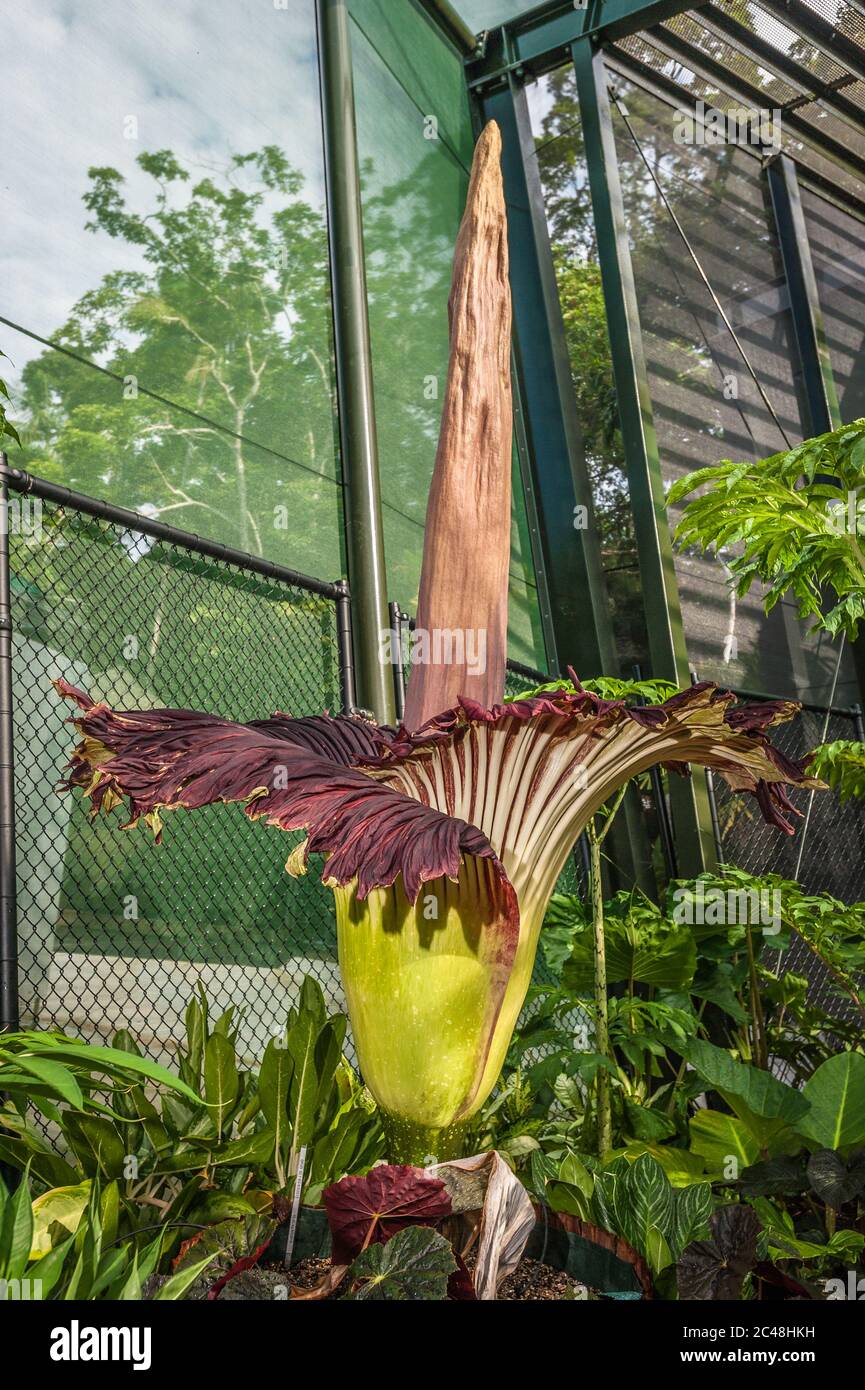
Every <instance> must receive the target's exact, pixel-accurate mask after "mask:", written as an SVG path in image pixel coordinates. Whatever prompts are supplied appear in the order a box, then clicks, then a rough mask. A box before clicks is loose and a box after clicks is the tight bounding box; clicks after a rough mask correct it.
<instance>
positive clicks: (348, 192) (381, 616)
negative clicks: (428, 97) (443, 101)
mask: <svg viewBox="0 0 865 1390" xmlns="http://www.w3.org/2000/svg"><path fill="white" fill-rule="evenodd" d="M316 19H317V24H318V63H319V72H320V80H321V112H322V129H323V136H324V171H325V190H326V197H327V225H328V239H329V243H330V281H331V296H332V300H333V332H334V349H335V356H336V385H337V397H338V401H339V434H340V447H341V452H342V477H343V495H344V507H345V534H346V550H347V555H348V576H349V581H350V584H351V596H352V610H353V619H354V622H353V644H354V657H355V667H356V674H357V692H358V700H359V703H360V704H361V705H362V706H363V707H364V708H365V709H369V710H371V711H372V712H373V714H374V715H375V716H376V718H377V719H378V720H379V721H380V722H381V723H385V724H389V723H392V721H393V716H394V704H393V682H392V680H391V674H390V672H389V670H388V669H387V663H385V662H382V660H381V636H382V633H383V632H385V631H386V629H387V581H386V576H385V560H384V531H383V527H382V519H381V488H380V484H379V473H378V440H377V436H376V427H375V402H374V397H373V378H372V354H371V350H370V336H369V313H368V307H367V293H366V263H365V260H364V249H363V215H362V209H361V196H360V170H359V165H358V154H357V130H356V126H355V111H354V83H353V79H352V62H351V38H350V34H349V20H348V11H347V8H346V0H316Z"/></svg>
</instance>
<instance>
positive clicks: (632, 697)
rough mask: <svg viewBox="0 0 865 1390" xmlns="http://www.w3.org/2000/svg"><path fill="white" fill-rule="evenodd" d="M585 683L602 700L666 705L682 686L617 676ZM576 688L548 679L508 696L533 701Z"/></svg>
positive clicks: (506, 697) (569, 682) (564, 682)
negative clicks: (529, 688)
mask: <svg viewBox="0 0 865 1390" xmlns="http://www.w3.org/2000/svg"><path fill="white" fill-rule="evenodd" d="M582 686H583V689H584V690H590V691H591V692H592V694H593V695H598V696H599V697H600V698H601V699H602V700H624V701H625V703H626V704H629V705H657V704H662V703H663V702H664V700H669V698H670V696H671V695H675V694H676V692H677V690H678V688H679V687H678V686H677V685H673V684H672V683H671V682H670V681H664V680H645V681H634V680H630V681H629V680H620V679H618V677H614V676H598V677H597V679H596V680H587V681H583V682H582ZM574 689H575V687H574V683H573V681H570V680H556V681H547V682H546V684H545V685H536V686H533V687H532V689H531V690H522V691H520V693H519V695H506V696H505V702H506V703H513V701H514V700H530V699H532V697H533V696H535V695H544V694H547V693H548V692H550V691H556V690H567V691H573V690H574Z"/></svg>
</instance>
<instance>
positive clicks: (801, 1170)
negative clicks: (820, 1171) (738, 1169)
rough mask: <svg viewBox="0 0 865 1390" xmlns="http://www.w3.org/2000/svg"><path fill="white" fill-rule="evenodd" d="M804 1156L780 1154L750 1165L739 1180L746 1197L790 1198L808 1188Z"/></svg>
mask: <svg viewBox="0 0 865 1390" xmlns="http://www.w3.org/2000/svg"><path fill="white" fill-rule="evenodd" d="M805 1163H806V1160H805V1155H804V1154H797V1155H793V1154H780V1155H779V1156H778V1157H777V1158H766V1159H763V1160H762V1161H761V1162H759V1163H752V1164H751V1165H750V1166H749V1167H748V1168H746V1169H745V1171H744V1172H743V1173H742V1174H741V1176H740V1178H739V1187H740V1190H741V1191H742V1192H743V1193H744V1194H745V1195H746V1196H747V1197H776V1196H778V1197H780V1196H792V1195H794V1194H796V1193H798V1192H804V1191H805V1188H806V1187H807V1186H808V1176H807V1174H806V1171H805Z"/></svg>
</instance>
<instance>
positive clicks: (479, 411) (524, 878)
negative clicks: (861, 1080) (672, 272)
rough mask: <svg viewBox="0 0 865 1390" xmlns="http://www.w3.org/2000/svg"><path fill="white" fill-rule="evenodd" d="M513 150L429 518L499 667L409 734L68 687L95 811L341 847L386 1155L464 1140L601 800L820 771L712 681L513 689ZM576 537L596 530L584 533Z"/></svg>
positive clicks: (463, 244)
mask: <svg viewBox="0 0 865 1390" xmlns="http://www.w3.org/2000/svg"><path fill="white" fill-rule="evenodd" d="M499 149H500V142H499V136H498V131H497V130H496V128H495V126H494V125H491V126H488V127H487V129H486V130H485V131H484V133H483V135H482V137H481V139H480V140H479V142H478V148H477V151H476V155H475V161H474V166H473V171H472V180H471V185H470V189H469V199H468V205H467V209H466V215H465V217H464V220H463V224H462V227H461V229H460V237H459V240H458V243H457V251H456V256H455V267H454V284H453V292H452V295H451V301H450V315H451V360H450V369H449V374H448V384H447V392H446V399H445V404H444V410H443V420H442V431H441V436H440V442H439V449H438V453H437V456H436V466H435V473H434V476H433V484H432V490H431V496H430V504H429V509H428V513H427V526H426V533H425V543H424V564H423V572H422V578H421V586H420V600H419V605H418V625H419V626H421V627H424V628H426V629H428V630H433V629H435V628H442V629H455V628H459V627H462V628H464V629H469V628H473V629H475V630H483V631H484V632H485V633H486V634H487V652H488V660H487V665H486V669H485V671H483V672H478V671H476V670H474V671H472V672H469V671H468V670H467V669H466V668H464V667H463V668H460V667H459V666H458V665H443V666H437V667H434V666H417V667H416V668H415V670H414V671H413V673H412V677H411V681H410V685H409V692H408V699H407V705H406V720H405V723H404V724H403V725H402V726H401V727H400V728H399V729H393V728H389V727H378V726H376V725H375V724H373V723H371V722H370V721H368V720H366V719H364V718H361V717H351V716H334V717H331V716H328V715H321V716H312V717H307V718H300V719H292V718H289V717H288V716H287V715H284V714H275V715H274V716H273V717H272V718H269V719H254V720H252V721H250V722H249V723H245V724H240V723H232V722H230V721H228V720H225V719H219V718H216V717H215V716H212V715H208V714H202V713H197V712H193V711H188V710H135V711H128V712H123V713H121V712H116V711H113V710H110V709H109V708H108V707H107V706H106V705H105V704H104V703H100V702H94V701H93V700H91V699H90V697H89V696H88V695H86V694H85V693H84V692H83V691H80V690H77V689H75V688H74V687H72V686H70V685H68V684H67V683H65V682H62V681H61V682H58V683H57V688H58V690H59V691H60V693H61V694H62V695H64V696H66V697H67V698H69V699H72V700H74V701H75V702H76V703H77V704H78V706H79V713H78V715H77V716H76V719H75V722H76V725H77V728H78V730H79V732H80V733H81V735H82V739H81V742H80V743H79V744H78V746H77V748H76V749H75V751H74V753H73V756H72V761H71V764H70V767H71V771H70V773H69V777H68V785H69V786H72V787H78V788H80V789H82V790H83V791H84V792H85V793H86V794H87V795H88V796H89V797H90V799H91V802H92V807H93V811H94V814H95V813H96V812H98V811H99V810H104V811H108V810H110V809H111V808H112V807H114V806H116V805H117V804H118V803H119V802H121V801H122V802H126V803H128V806H129V808H130V811H131V815H130V818H129V821H128V825H129V826H133V825H135V824H136V823H137V822H138V821H139V820H144V822H145V823H146V824H147V825H148V826H149V827H150V828H151V829H152V830H153V832H154V833H155V835H156V837H157V839H159V838H160V837H161V834H162V818H163V816H164V815H165V813H167V812H170V811H173V810H177V809H180V808H184V809H194V808H196V807H201V806H206V805H210V804H212V803H214V802H219V801H222V802H236V803H239V804H240V805H241V806H242V808H243V811H244V813H245V814H246V815H247V816H249V817H251V818H253V819H255V818H259V817H263V818H264V819H265V821H266V822H267V823H268V824H269V825H272V826H275V827H277V828H278V829H281V830H285V831H290V830H298V829H303V830H305V831H306V839H305V840H304V842H303V843H302V844H301V845H300V846H298V848H296V849H295V850H294V851H293V852H292V854H291V856H290V858H289V861H288V864H287V866H286V867H287V868H288V870H289V872H291V873H295V874H297V873H302V872H305V869H306V862H307V856H308V854H309V853H310V852H314V853H319V854H323V855H324V856H326V858H325V865H324V870H323V877H324V881H325V882H326V883H327V884H328V885H329V886H330V887H332V888H333V891H334V894H335V898H336V917H337V939H338V952H339V964H340V971H341V975H342V980H343V985H344V988H345V993H346V1000H347V1004H348V1012H349V1016H350V1019H351V1024H352V1030H353V1035H354V1040H355V1044H356V1047H357V1052H358V1059H359V1062H360V1067H361V1071H362V1074H363V1077H364V1080H365V1081H366V1084H367V1085H368V1086H369V1089H370V1090H371V1092H372V1093H373V1095H374V1096H375V1098H376V1100H377V1102H378V1104H379V1106H380V1107H381V1110H382V1115H383V1119H384V1123H385V1126H386V1129H387V1131H388V1134H389V1142H390V1158H391V1160H392V1161H398V1162H409V1163H411V1162H419V1161H422V1160H424V1159H425V1158H427V1157H428V1156H432V1155H435V1156H436V1157H437V1158H438V1159H439V1160H442V1159H446V1158H448V1157H451V1156H453V1155H454V1154H456V1153H458V1152H459V1149H460V1130H461V1126H462V1125H463V1123H464V1122H465V1121H466V1120H468V1119H469V1118H470V1117H471V1116H472V1115H473V1114H474V1113H475V1112H476V1111H477V1110H478V1108H479V1107H480V1106H481V1105H482V1104H483V1103H484V1101H485V1100H486V1099H487V1097H488V1096H489V1094H490V1092H491V1090H492V1088H493V1086H494V1084H495V1081H496V1079H497V1077H498V1075H499V1072H500V1070H501V1066H502V1063H503V1061H504V1057H505V1053H506V1051H507V1047H508V1044H509V1042H510V1039H511V1035H512V1033H513V1029H514V1026H515V1023H516V1021H517V1016H518V1014H519V1012H520V1009H521V1007H522V1004H523V1000H524V998H525V995H526V991H527V989H528V985H529V982H530V979H531V974H532V967H533V964H534V960H535V954H536V949H537V944H538V935H539V932H540V929H541V924H542V921H543V918H544V914H545V911H546V908H547V904H548V901H549V898H550V896H551V894H552V891H553V888H554V886H555V883H556V880H557V878H558V876H559V874H560V873H561V870H562V868H563V867H564V864H565V861H566V859H567V857H568V855H569V854H570V852H571V850H572V848H573V845H574V843H575V841H576V840H577V838H578V836H579V835H580V833H581V832H582V830H583V829H584V827H585V826H586V825H587V823H588V821H589V820H590V818H591V817H592V816H593V815H594V814H595V813H596V812H597V811H598V809H599V808H600V807H601V806H603V805H604V803H606V802H608V801H609V799H610V798H611V797H612V796H613V795H614V793H615V792H616V791H617V790H618V789H619V788H620V787H622V786H623V785H624V784H625V783H626V782H627V781H628V780H629V779H631V778H632V777H635V776H637V775H638V774H640V773H641V772H644V771H645V770H646V769H648V768H650V767H652V766H654V765H656V764H660V765H662V766H664V767H668V768H675V769H678V770H680V771H685V772H686V771H687V768H688V765H689V764H698V765H701V766H705V767H711V768H714V769H715V770H716V771H717V772H718V773H719V774H720V775H721V776H723V777H724V778H726V780H727V781H728V782H729V783H730V785H731V786H732V787H733V788H735V789H736V790H739V791H745V792H749V793H752V794H753V795H755V796H756V798H757V801H758V803H759V805H760V807H761V809H762V811H763V813H764V815H765V816H766V817H767V819H768V820H770V821H772V822H773V823H774V824H775V825H777V826H779V827H780V828H781V829H782V830H785V831H787V832H790V831H791V826H790V823H789V822H788V820H787V819H786V815H785V813H786V812H789V811H790V810H791V809H792V807H791V805H790V802H789V801H788V799H787V796H786V792H785V785H786V784H791V783H792V784H796V783H798V784H800V785H805V786H813V785H819V784H815V783H814V782H813V781H809V780H807V779H806V777H805V775H804V773H803V771H802V768H801V767H800V766H799V765H798V764H794V763H792V762H791V761H789V759H787V758H785V757H784V756H783V755H782V754H781V753H780V752H778V751H777V750H776V749H774V748H773V747H772V746H771V744H770V742H769V740H768V737H767V733H766V730H767V728H768V727H769V726H770V725H771V724H773V723H775V722H777V721H778V720H780V719H785V718H790V717H791V716H792V714H793V713H794V712H795V706H793V705H790V704H787V703H782V702H776V703H772V704H761V705H759V706H758V705H748V704H745V705H738V704H737V703H736V701H735V699H734V697H733V696H732V695H731V694H729V693H728V692H723V691H720V690H718V689H717V688H715V687H714V686H711V685H708V684H705V683H704V684H700V685H695V686H693V687H692V688H690V689H688V690H685V691H682V692H680V693H679V694H676V695H674V696H673V697H672V698H671V699H669V700H667V701H666V702H665V703H664V704H661V705H657V706H649V707H641V708H629V707H628V706H627V705H626V704H625V703H624V702H622V701H615V700H613V701H606V700H603V699H600V698H599V697H598V696H597V695H595V694H593V693H590V692H588V691H586V690H584V689H583V688H582V686H581V685H580V683H579V681H578V680H577V678H576V676H575V675H574V674H573V672H572V673H571V677H572V688H571V689H563V690H557V691H552V692H547V693H543V694H538V695H536V696H534V697H531V698H526V699H521V700H519V701H516V702H514V703H511V704H503V703H501V701H502V698H503V685H504V655H505V645H504V644H505V638H506V631H507V570H508V554H509V521H508V518H509V516H510V467H511V458H510V449H511V413H510V377H509V340H510V335H509V329H510V298H509V292H508V284H507V247H506V237H505V215H504V201H503V196H502V188H501V175H500V171H499ZM575 543H578V542H576V541H575Z"/></svg>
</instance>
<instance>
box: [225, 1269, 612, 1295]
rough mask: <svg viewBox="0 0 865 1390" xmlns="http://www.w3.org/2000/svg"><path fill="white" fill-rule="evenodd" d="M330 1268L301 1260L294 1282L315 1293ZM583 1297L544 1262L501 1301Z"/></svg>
mask: <svg viewBox="0 0 865 1390" xmlns="http://www.w3.org/2000/svg"><path fill="white" fill-rule="evenodd" d="M329 1268H330V1261H329V1260H317V1259H308V1260H301V1261H300V1262H299V1263H298V1264H296V1265H295V1266H294V1268H293V1269H292V1271H291V1282H292V1283H293V1284H295V1285H297V1286H298V1287H299V1288H302V1289H311V1288H313V1287H314V1285H316V1284H318V1283H320V1282H321V1280H322V1279H323V1278H324V1276H325V1274H326V1273H327V1271H328V1269H329ZM283 1277H284V1276H283ZM229 1287H230V1285H229ZM227 1292H228V1289H226V1290H225V1291H224V1292H223V1294H222V1297H223V1298H224V1297H225V1294H226V1293H227ZM341 1293H342V1290H341V1289H338V1290H337V1291H336V1293H332V1294H330V1295H329V1298H330V1299H339V1297H340V1295H341ZM591 1296H592V1295H591V1294H589V1297H591ZM580 1297H582V1298H585V1297H586V1294H585V1292H584V1285H581V1284H580V1283H579V1281H578V1280H576V1279H574V1278H573V1277H572V1276H571V1275H570V1274H565V1273H564V1272H563V1271H562V1270H560V1269H553V1268H552V1267H551V1266H550V1265H544V1264H541V1262H540V1260H523V1261H522V1263H521V1264H520V1266H519V1268H518V1269H516V1270H515V1271H514V1273H513V1274H511V1275H510V1276H509V1277H508V1278H507V1279H506V1280H505V1281H504V1283H503V1284H502V1286H501V1288H500V1289H499V1298H500V1299H502V1300H506V1301H509V1302H512V1303H536V1302H556V1303H557V1302H560V1301H562V1300H565V1299H568V1300H570V1299H576V1298H580Z"/></svg>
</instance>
